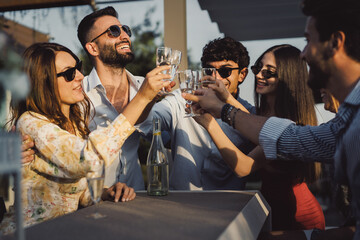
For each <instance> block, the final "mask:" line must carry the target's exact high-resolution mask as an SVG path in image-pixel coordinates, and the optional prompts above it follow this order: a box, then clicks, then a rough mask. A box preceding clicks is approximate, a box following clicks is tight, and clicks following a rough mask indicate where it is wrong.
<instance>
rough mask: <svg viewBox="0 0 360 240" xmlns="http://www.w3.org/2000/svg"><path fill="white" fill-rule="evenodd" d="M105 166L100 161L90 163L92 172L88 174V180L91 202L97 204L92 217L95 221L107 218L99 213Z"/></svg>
mask: <svg viewBox="0 0 360 240" xmlns="http://www.w3.org/2000/svg"><path fill="white" fill-rule="evenodd" d="M104 178H105V164H104V161H102V160H100V159H95V160H92V161H90V170H89V171H88V172H87V174H86V180H87V183H88V187H89V190H90V196H91V200H92V201H93V203H94V204H95V212H94V213H92V214H91V215H90V217H92V218H94V219H99V218H103V217H105V215H103V214H101V213H99V210H98V206H97V204H98V203H99V202H100V200H101V194H102V192H103V188H104Z"/></svg>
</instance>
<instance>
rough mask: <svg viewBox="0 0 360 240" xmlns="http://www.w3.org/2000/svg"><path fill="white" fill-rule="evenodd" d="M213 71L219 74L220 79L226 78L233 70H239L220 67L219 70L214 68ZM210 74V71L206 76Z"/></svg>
mask: <svg viewBox="0 0 360 240" xmlns="http://www.w3.org/2000/svg"><path fill="white" fill-rule="evenodd" d="M209 67H210V68H213V67H212V66H209ZM215 69H216V71H217V72H218V73H219V75H220V77H222V78H227V77H229V76H230V75H231V74H232V71H233V70H236V69H240V68H229V67H221V68H215ZM206 74H207V73H206ZM210 74H211V71H210V70H209V74H207V75H210Z"/></svg>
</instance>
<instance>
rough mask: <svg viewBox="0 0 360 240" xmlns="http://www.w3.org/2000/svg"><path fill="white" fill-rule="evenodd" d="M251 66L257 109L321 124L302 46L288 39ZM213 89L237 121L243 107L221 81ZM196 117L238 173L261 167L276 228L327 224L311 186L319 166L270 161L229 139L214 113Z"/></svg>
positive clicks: (226, 112)
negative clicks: (315, 107)
mask: <svg viewBox="0 0 360 240" xmlns="http://www.w3.org/2000/svg"><path fill="white" fill-rule="evenodd" d="M252 71H253V72H254V74H255V107H254V111H253V112H255V113H256V114H258V115H261V116H267V117H270V116H277V117H282V118H288V119H291V120H293V121H295V122H296V123H297V124H303V125H316V124H317V120H316V115H315V109H314V100H313V96H312V92H311V90H310V89H309V88H308V86H307V85H306V79H307V75H308V72H307V67H306V63H305V61H303V60H302V59H301V58H300V50H299V49H297V48H295V47H293V46H291V45H287V44H284V45H278V46H274V47H271V48H269V49H268V50H266V51H265V52H264V53H263V54H262V55H261V56H260V57H259V59H258V60H257V61H256V62H255V65H254V66H253V67H252ZM212 88H213V89H214V90H215V91H216V92H217V93H218V95H220V96H221V99H223V100H224V101H226V102H227V103H231V104H232V105H233V106H232V105H230V104H226V105H225V106H224V111H222V112H223V113H224V115H225V116H222V118H223V119H225V120H226V121H227V122H228V123H229V124H230V125H233V126H234V124H235V123H234V122H233V119H234V116H235V114H236V111H237V110H236V107H238V108H242V109H244V108H243V107H242V106H241V104H240V103H239V102H237V101H236V100H235V99H234V98H233V97H232V96H231V95H230V94H228V93H227V92H226V91H225V90H224V87H223V84H222V83H221V82H220V81H217V86H214V85H213V86H212ZM250 112H252V111H251V110H250ZM197 121H198V122H199V123H200V124H202V125H203V126H204V127H205V128H206V129H207V130H208V131H209V133H210V135H211V136H212V138H213V140H214V142H215V143H216V145H217V147H218V149H219V150H220V152H221V154H222V156H223V159H224V160H225V161H226V162H227V164H228V165H229V166H230V167H231V168H232V169H233V170H234V172H235V173H237V174H238V175H239V176H240V177H243V176H247V175H249V174H250V173H251V172H253V171H255V170H259V171H260V173H261V180H262V186H261V193H262V194H263V195H264V197H265V199H266V200H267V201H268V203H269V204H270V206H271V209H272V225H273V230H285V229H286V230H289V229H313V228H319V229H324V228H325V219H324V215H323V212H322V209H321V207H320V204H319V203H318V201H317V200H316V199H315V197H314V196H313V194H312V193H311V192H310V190H309V189H308V186H307V183H311V182H312V181H313V180H314V179H315V178H316V176H317V175H318V173H319V170H317V169H320V168H319V167H318V166H315V165H314V163H305V162H300V161H299V162H297V163H296V164H294V162H293V161H292V162H291V163H290V162H287V161H282V160H281V158H279V159H278V160H276V161H271V162H267V161H266V159H265V156H264V153H263V150H262V148H261V147H259V146H257V147H256V148H255V149H254V150H253V151H252V152H250V153H249V154H248V155H245V154H243V153H242V152H241V151H240V150H239V149H237V148H236V147H235V146H234V145H233V144H232V143H231V142H230V141H229V140H228V138H227V137H226V135H225V134H224V133H223V132H222V131H221V129H220V128H219V126H218V125H217V123H216V121H214V119H213V118H212V117H211V115H210V114H204V115H203V116H202V117H200V118H198V119H197Z"/></svg>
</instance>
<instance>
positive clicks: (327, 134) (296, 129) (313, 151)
mask: <svg viewBox="0 0 360 240" xmlns="http://www.w3.org/2000/svg"><path fill="white" fill-rule="evenodd" d="M341 128H342V121H341V119H340V118H334V119H333V120H331V121H329V122H327V123H324V124H321V125H319V126H298V125H296V124H295V123H294V122H292V121H290V120H287V119H281V118H276V117H272V118H270V119H269V120H268V121H266V123H265V124H264V126H263V128H262V129H261V131H260V136H259V142H260V145H261V146H262V147H263V149H264V153H265V156H266V158H268V159H276V158H281V159H285V160H291V159H294V160H302V161H318V162H329V163H331V162H333V158H334V154H335V148H336V136H337V135H338V134H339V132H340V130H341Z"/></svg>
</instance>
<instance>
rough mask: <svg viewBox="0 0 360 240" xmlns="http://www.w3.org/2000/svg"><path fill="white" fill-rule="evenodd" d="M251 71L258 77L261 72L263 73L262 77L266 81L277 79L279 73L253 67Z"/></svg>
mask: <svg viewBox="0 0 360 240" xmlns="http://www.w3.org/2000/svg"><path fill="white" fill-rule="evenodd" d="M251 71H252V72H253V73H254V75H255V76H256V75H257V74H258V73H259V72H261V75H262V76H263V78H265V79H269V78H272V77H277V73H276V72H274V71H271V70H268V69H262V70H261V67H259V66H252V67H251Z"/></svg>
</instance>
